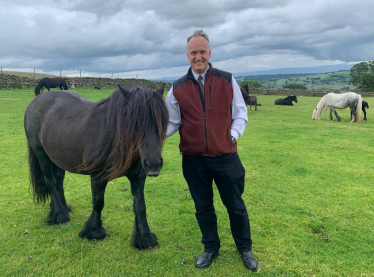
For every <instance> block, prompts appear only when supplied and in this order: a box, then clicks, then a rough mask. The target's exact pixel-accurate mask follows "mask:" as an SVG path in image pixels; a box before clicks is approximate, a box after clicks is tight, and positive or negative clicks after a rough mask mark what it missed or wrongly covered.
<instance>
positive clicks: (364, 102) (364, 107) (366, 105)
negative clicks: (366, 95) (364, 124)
mask: <svg viewBox="0 0 374 277" xmlns="http://www.w3.org/2000/svg"><path fill="white" fill-rule="evenodd" d="M366 109H369V104H368V102H366V101H363V100H362V111H363V112H364V120H368V119H367V118H366ZM351 116H352V114H351Z"/></svg>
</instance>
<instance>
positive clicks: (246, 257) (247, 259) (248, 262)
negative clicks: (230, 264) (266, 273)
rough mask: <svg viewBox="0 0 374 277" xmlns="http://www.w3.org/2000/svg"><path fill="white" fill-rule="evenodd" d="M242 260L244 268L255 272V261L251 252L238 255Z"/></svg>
mask: <svg viewBox="0 0 374 277" xmlns="http://www.w3.org/2000/svg"><path fill="white" fill-rule="evenodd" d="M240 255H241V256H242V259H243V264H244V266H245V267H246V268H248V269H250V270H251V271H253V272H256V271H257V261H256V258H255V257H254V256H253V254H252V252H251V251H248V252H243V253H240Z"/></svg>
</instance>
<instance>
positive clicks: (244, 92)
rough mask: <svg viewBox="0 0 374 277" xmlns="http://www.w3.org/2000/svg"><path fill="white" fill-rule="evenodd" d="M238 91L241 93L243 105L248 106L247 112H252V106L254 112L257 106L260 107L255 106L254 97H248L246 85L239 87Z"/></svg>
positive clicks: (255, 99) (255, 98)
mask: <svg viewBox="0 0 374 277" xmlns="http://www.w3.org/2000/svg"><path fill="white" fill-rule="evenodd" d="M240 91H241V93H242V96H243V99H244V102H245V104H246V105H249V110H252V106H255V111H257V106H260V105H259V104H257V97H256V96H249V88H248V84H245V85H244V86H240Z"/></svg>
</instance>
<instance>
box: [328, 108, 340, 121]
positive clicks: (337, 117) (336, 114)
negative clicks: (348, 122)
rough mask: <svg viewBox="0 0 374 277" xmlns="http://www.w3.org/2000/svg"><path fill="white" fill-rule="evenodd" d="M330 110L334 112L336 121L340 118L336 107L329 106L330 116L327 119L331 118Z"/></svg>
mask: <svg viewBox="0 0 374 277" xmlns="http://www.w3.org/2000/svg"><path fill="white" fill-rule="evenodd" d="M332 112H334V114H335V116H336V121H340V120H341V119H340V117H339V115H338V113H337V112H336V109H335V108H331V107H330V117H329V119H330V120H332Z"/></svg>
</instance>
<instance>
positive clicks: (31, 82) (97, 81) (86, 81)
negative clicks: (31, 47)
mask: <svg viewBox="0 0 374 277" xmlns="http://www.w3.org/2000/svg"><path fill="white" fill-rule="evenodd" d="M40 79H41V78H36V79H34V78H28V77H20V76H16V75H9V74H0V89H9V88H33V87H35V86H36V85H37V84H38V82H39V81H40ZM66 80H67V83H68V87H69V89H73V88H76V87H92V88H94V87H100V88H108V87H113V88H114V87H117V85H118V84H120V85H121V86H127V85H134V84H137V85H140V86H143V87H146V88H149V89H152V90H156V89H158V88H159V87H160V85H161V84H162V83H164V82H158V81H149V80H145V79H120V78H115V79H110V78H94V77H67V78H66ZM170 88H171V84H170V83H165V89H170Z"/></svg>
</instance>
